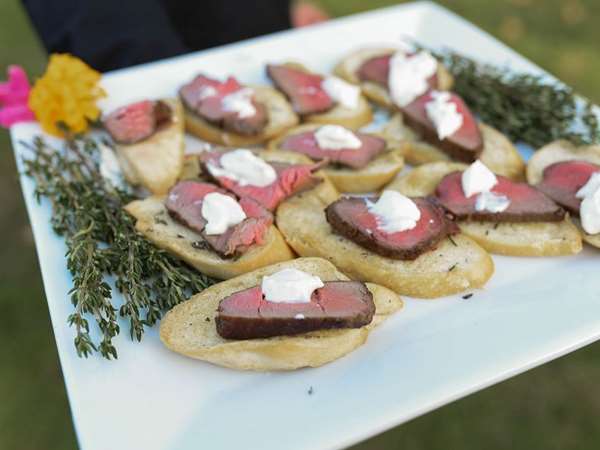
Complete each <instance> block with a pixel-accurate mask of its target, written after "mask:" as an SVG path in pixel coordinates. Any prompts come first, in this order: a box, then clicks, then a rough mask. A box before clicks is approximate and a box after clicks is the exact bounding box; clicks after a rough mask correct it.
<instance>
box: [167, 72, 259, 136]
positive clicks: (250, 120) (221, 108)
mask: <svg viewBox="0 0 600 450" xmlns="http://www.w3.org/2000/svg"><path fill="white" fill-rule="evenodd" d="M242 89H245V87H244V86H242V85H241V84H240V83H238V81H237V80H236V79H235V78H233V77H229V78H227V80H225V81H224V82H221V81H218V80H214V79H212V78H209V77H207V76H204V75H198V76H197V77H196V78H194V79H193V80H192V81H191V82H190V83H188V84H186V85H184V86H182V87H181V89H180V90H179V96H180V98H181V100H182V102H183V104H184V106H185V107H186V109H187V110H188V111H190V112H192V113H194V114H197V115H198V116H200V117H201V118H203V119H205V120H207V121H208V122H210V123H212V124H214V125H215V126H218V127H221V128H223V129H224V130H227V131H230V132H233V133H237V134H242V135H245V136H254V135H257V134H260V133H261V132H262V131H263V130H264V128H265V126H266V125H267V122H268V112H267V108H266V106H265V105H264V104H263V103H261V102H258V101H257V100H256V99H255V98H254V97H252V98H251V103H252V106H253V107H254V110H255V113H254V114H253V115H251V116H245V117H241V116H240V114H239V113H237V112H235V111H229V110H227V109H226V108H225V105H224V103H223V99H224V98H225V97H227V96H228V95H231V94H235V93H237V92H240V91H241V90H242Z"/></svg>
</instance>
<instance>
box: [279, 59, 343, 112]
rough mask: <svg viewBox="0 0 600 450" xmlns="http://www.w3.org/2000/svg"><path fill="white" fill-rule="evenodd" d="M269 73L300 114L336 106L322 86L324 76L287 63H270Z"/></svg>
mask: <svg viewBox="0 0 600 450" xmlns="http://www.w3.org/2000/svg"><path fill="white" fill-rule="evenodd" d="M267 75H268V76H269V78H271V80H272V81H273V83H274V84H275V86H276V87H277V89H279V90H280V91H281V92H283V93H284V94H285V95H286V96H287V97H288V98H289V99H290V101H291V102H292V107H293V108H294V111H296V113H298V114H300V115H302V116H303V115H308V114H316V113H322V112H325V111H328V110H330V109H331V108H333V106H334V101H333V100H332V98H331V97H330V96H329V94H327V92H325V90H324V89H323V88H322V87H321V83H322V82H323V77H322V76H320V75H315V74H311V73H308V72H305V71H303V70H301V69H297V68H294V67H290V66H286V65H275V64H269V65H268V66H267Z"/></svg>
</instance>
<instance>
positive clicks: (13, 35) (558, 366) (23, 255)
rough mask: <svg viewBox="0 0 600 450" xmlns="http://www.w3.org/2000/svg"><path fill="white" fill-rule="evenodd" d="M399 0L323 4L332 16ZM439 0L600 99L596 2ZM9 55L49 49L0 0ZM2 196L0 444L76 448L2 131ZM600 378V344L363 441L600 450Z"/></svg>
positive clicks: (34, 56) (365, 449) (37, 63)
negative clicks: (43, 48) (41, 45)
mask: <svg viewBox="0 0 600 450" xmlns="http://www.w3.org/2000/svg"><path fill="white" fill-rule="evenodd" d="M48 1H51V0H48ZM394 3H397V2H394V1H389V0H371V1H360V0H323V1H322V2H321V4H322V5H323V6H324V7H326V8H327V9H328V10H329V11H330V12H331V13H332V14H333V15H345V14H350V13H353V12H359V11H362V10H366V9H371V8H376V7H381V6H388V5H391V4H394ZM440 3H441V4H443V5H445V6H447V7H449V8H450V9H452V10H454V11H455V12H457V13H459V14H460V15H462V16H464V17H466V18H467V19H469V20H471V21H472V22H474V23H475V24H477V25H479V26H480V27H482V28H483V29H485V30H487V31H489V32H490V33H492V34H493V35H495V36H497V37H498V38H500V39H501V40H503V41H504V42H506V43H507V44H509V45H510V46H512V47H514V48H515V49H516V50H517V51H519V52H521V53H523V54H524V55H525V56H527V57H529V58H530V59H532V60H533V61H534V62H536V63H538V64H539V65H541V66H542V67H544V68H545V69H547V70H549V71H550V72H552V73H554V74H556V75H557V76H558V77H559V78H561V79H563V80H564V81H566V82H567V83H569V84H571V85H573V86H575V87H576V88H577V89H578V90H579V91H580V92H581V93H582V94H584V95H586V96H588V97H590V98H592V99H594V100H595V101H597V102H598V101H600V83H599V82H598V73H600V54H599V53H600V26H599V25H598V24H599V19H600V1H598V0H495V1H492V0H452V1H450V0H446V1H441V2H440ZM10 63H20V64H22V65H23V66H24V67H25V68H26V69H27V71H28V72H29V73H30V74H33V75H37V74H40V73H41V72H42V70H43V67H44V65H45V54H44V52H43V50H42V49H41V47H40V45H39V43H38V41H37V38H36V37H35V35H34V33H33V31H32V29H31V26H30V24H29V22H28V20H27V17H26V16H25V15H24V13H23V11H22V9H21V7H20V5H19V3H18V2H17V1H16V0H0V79H1V78H3V77H4V72H5V68H6V66H7V65H8V64H10ZM0 205H1V207H2V211H1V212H0V236H2V245H1V246H0V342H1V343H0V361H1V362H0V449H11V450H12V449H21V450H28V449H44V450H54V449H57V450H68V449H73V448H76V441H75V436H74V432H73V426H72V424H71V418H70V412H69V406H68V403H67V398H66V395H65V390H64V385H63V380H62V376H61V373H60V367H59V364H58V359H57V354H56V348H55V345H54V337H53V335H52V329H51V326H50V321H49V317H48V310H47V306H46V301H45V299H44V293H43V290H42V285H41V279H40V274H39V268H38V264H37V260H36V255H35V248H34V245H33V240H32V236H31V231H30V228H29V225H28V221H27V217H26V214H25V209H24V206H23V201H22V197H21V192H20V189H19V187H18V184H17V179H16V176H15V163H14V159H13V156H12V151H11V149H10V144H9V141H8V135H7V133H6V132H4V131H0ZM566 307H568V306H566ZM65 319H66V318H65ZM58 326H63V325H62V324H58ZM64 326H66V325H64ZM532 326H534V324H532ZM507 332H510V330H507ZM598 380H600V344H595V345H591V346H589V347H587V348H585V349H583V350H580V351H578V352H576V353H574V354H571V355H569V356H567V357H564V358H562V359H560V360H558V361H555V362H553V363H550V364H547V365H545V366H543V367H540V368H538V369H535V370H532V371H530V372H528V373H526V374H524V375H521V376H518V377H516V378H513V379H511V380H509V381H506V382H504V383H502V384H500V385H498V386H495V387H493V388H490V389H487V390H485V391H483V392H480V393H477V394H475V395H472V396H470V397H468V398H466V399H463V400H460V401H458V402H455V403H453V404H451V405H449V406H446V407H444V408H441V409H439V410H437V411H435V412H433V413H431V414H428V415H426V416H424V417H421V418H418V419H416V420H413V421H412V422H410V423H408V424H405V425H403V426H401V427H398V428H396V429H394V430H391V431H388V432H386V433H384V434H382V435H380V436H377V437H375V438H373V439H371V440H369V441H366V442H364V443H362V444H360V445H358V446H356V450H359V449H360V450H375V449H403V450H413V449H414V450H425V449H442V448H444V449H464V450H471V449H473V450H479V449H486V450H494V449H507V448H513V449H527V450H536V449H540V450H541V449H543V450H555V449H556V450H559V449H560V450H563V449H590V450H592V449H594V450H596V449H598V448H600V426H599V425H598V420H599V419H600V387H599V383H598ZM398 382H399V383H401V382H402V379H401V378H399V379H398ZM118 401H119V399H115V405H118ZM359 413H360V412H357V414H359ZM205 448H207V449H210V445H209V444H208V443H206V446H205ZM107 450H110V449H107Z"/></svg>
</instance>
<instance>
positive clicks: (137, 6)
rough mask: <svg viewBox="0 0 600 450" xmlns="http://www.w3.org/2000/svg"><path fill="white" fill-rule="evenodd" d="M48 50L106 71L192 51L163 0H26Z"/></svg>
mask: <svg viewBox="0 0 600 450" xmlns="http://www.w3.org/2000/svg"><path fill="white" fill-rule="evenodd" d="M23 4H24V6H25V8H26V9H27V12H28V13H29V16H30V18H31V20H32V22H33V25H34V26H35V28H36V29H37V31H38V34H39V36H40V38H41V40H42V41H43V43H44V46H45V48H46V50H47V51H48V52H49V53H53V52H63V53H65V52H67V53H71V54H73V55H75V56H78V57H79V58H81V59H83V60H84V61H85V62H87V63H88V64H89V65H90V66H92V67H93V68H95V69H97V70H100V71H107V70H112V69H117V68H121V67H126V66H130V65H133V64H140V63H144V62H147V61H153V60H156V59H161V58H167V57H170V56H174V55H178V54H181V53H185V52H186V51H188V49H187V48H186V46H185V45H184V44H183V41H182V39H181V37H180V36H179V34H178V33H177V31H176V30H175V29H174V27H173V25H172V24H171V22H170V20H169V17H168V16H167V14H166V12H165V11H164V9H163V6H162V3H161V2H160V0H23Z"/></svg>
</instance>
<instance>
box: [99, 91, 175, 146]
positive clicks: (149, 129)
mask: <svg viewBox="0 0 600 450" xmlns="http://www.w3.org/2000/svg"><path fill="white" fill-rule="evenodd" d="M171 116H172V111H171V107H170V106H169V105H167V104H166V103H165V102H162V101H160V100H158V101H153V100H143V101H141V102H136V103H132V104H130V105H126V106H123V107H121V108H118V109H116V110H115V111H113V112H111V113H110V114H108V115H107V116H106V118H105V119H104V120H103V124H104V127H105V128H106V130H107V131H108V133H109V134H110V135H111V137H112V138H113V140H114V141H115V142H117V143H119V144H124V145H131V144H135V143H137V142H141V141H143V140H146V139H148V138H149V137H150V136H152V135H153V134H154V133H155V132H156V131H157V130H159V129H160V128H162V127H164V126H165V125H167V124H168V123H169V122H170V121H171Z"/></svg>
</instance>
